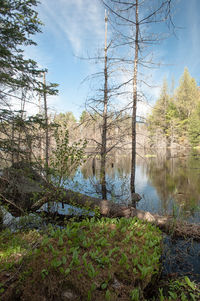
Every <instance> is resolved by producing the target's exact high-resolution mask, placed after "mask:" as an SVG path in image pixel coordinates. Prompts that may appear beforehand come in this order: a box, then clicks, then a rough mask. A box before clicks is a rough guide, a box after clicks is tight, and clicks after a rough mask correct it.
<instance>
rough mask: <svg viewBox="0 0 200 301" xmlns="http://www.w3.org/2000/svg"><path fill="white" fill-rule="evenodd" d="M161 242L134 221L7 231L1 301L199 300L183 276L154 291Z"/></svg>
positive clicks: (1, 239) (0, 251) (2, 241)
mask: <svg viewBox="0 0 200 301" xmlns="http://www.w3.org/2000/svg"><path fill="white" fill-rule="evenodd" d="M161 240H162V236H161V232H160V230H158V229H157V228H156V227H154V226H152V225H151V224H149V223H144V222H142V221H140V220H138V219H136V218H134V219H125V218H121V219H95V218H92V219H90V220H89V219H87V218H86V219H85V220H83V221H82V222H75V221H74V220H71V221H69V222H67V224H66V225H65V227H63V228H62V229H61V228H58V227H53V226H52V225H50V226H48V227H47V228H46V229H45V230H43V231H36V230H31V231H30V230H29V231H21V232H16V233H12V232H11V231H9V230H8V229H6V230H4V231H2V232H1V235H0V245H1V248H0V258H1V262H0V294H1V295H0V296H1V297H0V298H1V300H2V301H3V300H30V299H31V300H33V301H34V300H99V301H100V300H101V301H102V300H150V299H151V300H179V297H180V300H199V299H198V298H199V297H200V294H199V291H198V290H197V287H196V285H195V284H194V283H192V282H190V280H189V278H187V277H185V279H183V280H176V281H175V282H170V284H169V286H168V289H167V290H166V283H165V285H164V288H163V284H161V287H158V288H157V285H156V280H157V279H159V275H160V261H159V260H160V256H161ZM155 287H156V292H154V289H153V288H155ZM150 291H152V292H153V293H154V295H152V293H151V295H152V296H151V297H149V296H148V294H149V292H150ZM156 295H157V296H156Z"/></svg>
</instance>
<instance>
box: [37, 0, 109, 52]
mask: <svg viewBox="0 0 200 301" xmlns="http://www.w3.org/2000/svg"><path fill="white" fill-rule="evenodd" d="M40 15H41V18H42V20H44V22H45V24H46V26H48V29H51V31H52V33H53V34H54V35H55V36H56V37H59V36H61V35H62V36H63V35H64V37H65V38H66V44H65V45H63V46H67V41H68V42H70V44H71V47H72V49H73V52H74V53H75V54H76V55H80V54H81V53H82V49H83V48H87V49H89V48H90V47H91V42H94V41H98V40H100V39H102V38H103V33H104V24H103V23H104V18H103V10H102V7H101V6H100V3H99V1H98V0H93V1H91V0H84V1H83V0H75V1H74V0H67V1H66V0H57V1H56V3H55V1H54V0H43V1H42V4H41V9H40Z"/></svg>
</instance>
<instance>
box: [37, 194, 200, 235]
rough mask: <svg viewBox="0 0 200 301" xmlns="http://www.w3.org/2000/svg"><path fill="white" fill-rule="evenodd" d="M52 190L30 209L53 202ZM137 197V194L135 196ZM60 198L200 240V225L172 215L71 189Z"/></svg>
mask: <svg viewBox="0 0 200 301" xmlns="http://www.w3.org/2000/svg"><path fill="white" fill-rule="evenodd" d="M55 192H56V191H54V192H53V193H51V194H49V195H48V196H45V197H43V198H41V199H40V200H39V201H38V202H37V203H35V204H33V206H32V208H31V210H33V211H36V210H37V209H39V208H40V207H41V206H42V205H43V204H45V203H47V202H54V201H55V199H58V198H56V195H55ZM136 197H137V196H136ZM59 199H61V200H62V201H61V202H63V203H67V204H71V205H74V206H78V207H84V208H88V209H90V210H95V209H96V208H98V209H99V212H100V214H101V216H104V217H110V218H112V217H125V218H130V217H135V216H136V217H138V218H139V219H141V220H144V221H147V222H150V223H153V224H155V225H156V226H158V227H159V228H160V229H161V230H162V231H164V232H166V233H168V234H173V235H175V236H177V237H192V238H194V239H195V240H199V241H200V225H199V224H189V223H186V222H182V221H177V220H175V219H174V218H173V217H172V216H161V215H158V214H153V213H150V212H148V211H143V210H139V209H136V208H134V207H131V206H125V205H123V204H118V203H114V202H112V201H108V200H101V199H99V198H95V197H90V196H87V195H85V194H82V193H78V192H74V191H72V190H64V191H63V193H62V198H59Z"/></svg>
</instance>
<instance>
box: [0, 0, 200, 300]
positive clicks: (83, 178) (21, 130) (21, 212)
mask: <svg viewBox="0 0 200 301" xmlns="http://www.w3.org/2000/svg"><path fill="white" fill-rule="evenodd" d="M99 2H100V3H101V6H102V8H103V10H104V11H105V16H104V28H103V31H104V40H103V41H102V45H103V46H104V48H103V49H102V50H101V51H99V54H98V55H97V56H96V55H94V57H87V58H85V60H89V61H95V62H98V66H99V68H100V69H99V70H98V71H97V72H95V73H93V74H92V75H91V76H90V77H89V86H91V83H93V84H92V85H93V88H94V89H91V90H92V91H91V93H90V95H89V96H88V97H87V98H86V100H85V109H84V110H83V111H82V113H81V115H80V117H79V119H78V120H77V119H76V118H75V115H74V113H73V112H72V111H66V112H62V113H60V112H52V111H51V110H50V108H49V103H48V100H49V98H50V97H52V96H53V97H55V96H57V95H58V94H59V84H57V83H52V82H49V81H48V73H47V71H48V70H47V68H45V67H41V64H39V63H38V62H36V61H35V60H33V59H32V58H27V53H26V49H27V48H29V47H33V46H35V47H36V48H37V47H38V46H37V43H36V42H35V41H34V36H36V35H37V34H41V35H42V27H43V20H40V17H39V14H38V7H39V5H40V3H39V2H38V1H37V0H24V1H21V0H2V1H1V4H0V22H1V23H0V24H1V26H0V41H1V43H0V159H1V169H0V300H2V301H7V300H11V301H12V300H24V301H26V300H33V301H40V300H41V301H42V300H62V301H66V300H77V301H78V300H83V301H86V300H88V301H98V300H99V301H103V300H110V301H117V300H133V301H137V300H138V301H139V300H144V301H145V300H148V301H153V300H155V301H158V300H160V301H165V300H181V301H184V300H196V301H198V300H200V273H199V270H200V262H199V254H200V253H199V252H200V244H199V241H200V225H199V221H200V218H199V212H200V203H199V202H200V188H199V180H200V176H199V169H200V158H199V156H200V153H199V150H200V87H199V86H198V84H197V80H198V79H195V78H193V77H192V76H191V74H190V71H189V69H188V68H187V67H186V66H183V69H184V68H185V69H184V72H183V74H182V76H181V77H180V79H179V83H178V84H177V87H175V84H174V82H173V81H172V83H168V81H167V79H166V78H164V79H163V84H162V87H161V89H160V93H159V96H158V97H156V98H155V99H154V105H149V104H148V105H149V107H150V109H149V110H148V113H147V114H146V115H145V116H144V115H141V116H140V113H138V107H139V104H140V103H148V98H150V95H149V94H148V92H146V89H145V86H149V87H150V84H148V83H147V81H146V79H145V80H144V77H143V76H142V78H141V73H142V74H143V72H144V68H150V70H152V69H151V68H154V67H153V66H155V65H156V63H155V62H154V61H153V59H152V56H151V55H150V54H149V51H150V50H149V49H151V47H153V45H157V44H158V43H160V42H161V41H162V40H164V39H165V38H166V35H165V34H163V30H164V29H163V28H165V30H166V31H169V32H170V31H172V32H174V30H175V25H174V21H173V9H174V7H176V1H175V0H158V1H155V2H154V3H153V4H152V5H151V6H150V5H148V1H147V0H134V1H121V0H99ZM109 31H112V35H111V33H110V32H109ZM111 37H112V38H111ZM55 60H56V58H55ZM158 66H159V64H158ZM87 80H88V79H87ZM145 94H146V95H145ZM29 105H32V106H33V105H34V106H35V107H36V113H33V112H30V110H28V109H27V107H28V106H29Z"/></svg>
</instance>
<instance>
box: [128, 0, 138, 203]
mask: <svg viewBox="0 0 200 301" xmlns="http://www.w3.org/2000/svg"><path fill="white" fill-rule="evenodd" d="M135 23H136V32H135V58H134V73H133V108H132V160H131V183H130V188H131V195H132V194H134V193H135V166H136V111H137V73H138V51H139V41H138V37H139V23H138V0H136V2H135ZM132 202H133V206H134V207H136V203H135V202H134V200H132Z"/></svg>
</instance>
